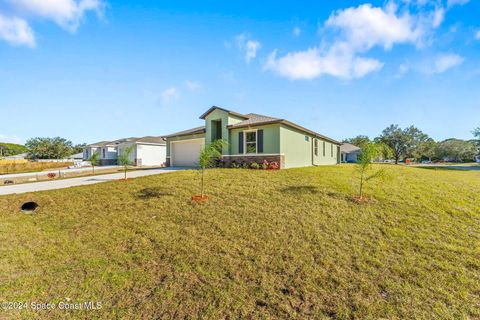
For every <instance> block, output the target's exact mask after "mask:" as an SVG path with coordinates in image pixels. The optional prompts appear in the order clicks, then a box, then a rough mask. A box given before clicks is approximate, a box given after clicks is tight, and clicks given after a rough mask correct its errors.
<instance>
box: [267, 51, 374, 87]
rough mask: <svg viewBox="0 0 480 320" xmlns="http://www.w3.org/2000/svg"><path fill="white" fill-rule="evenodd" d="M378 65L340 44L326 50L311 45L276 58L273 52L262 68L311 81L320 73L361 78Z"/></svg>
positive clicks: (295, 78)
mask: <svg viewBox="0 0 480 320" xmlns="http://www.w3.org/2000/svg"><path fill="white" fill-rule="evenodd" d="M382 67H383V63H382V62H380V61H378V60H375V59H368V58H362V57H355V56H354V55H353V52H352V51H351V50H350V49H349V48H348V46H345V45H344V44H341V43H340V44H337V45H335V46H333V47H332V48H330V49H329V50H328V51H326V52H321V51H320V49H318V48H311V49H308V50H306V51H299V52H293V53H288V54H287V55H285V56H283V57H281V58H278V59H277V57H276V51H274V52H273V53H272V54H270V56H269V58H268V61H267V63H266V65H265V69H266V70H272V71H274V72H276V73H278V74H279V75H281V76H283V77H286V78H289V79H291V80H301V79H305V80H311V79H315V78H317V77H319V76H321V75H331V76H334V77H338V78H343V79H351V78H362V77H364V76H365V75H367V74H368V73H371V72H374V71H378V70H380V69H381V68H382Z"/></svg>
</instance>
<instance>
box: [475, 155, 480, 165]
mask: <svg viewBox="0 0 480 320" xmlns="http://www.w3.org/2000/svg"><path fill="white" fill-rule="evenodd" d="M475 162H478V163H480V154H479V155H476V156H475Z"/></svg>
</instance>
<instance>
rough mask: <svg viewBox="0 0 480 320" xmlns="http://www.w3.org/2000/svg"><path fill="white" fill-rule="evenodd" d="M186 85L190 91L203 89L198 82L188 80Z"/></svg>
mask: <svg viewBox="0 0 480 320" xmlns="http://www.w3.org/2000/svg"><path fill="white" fill-rule="evenodd" d="M185 85H186V86H187V88H188V89H189V90H190V91H197V90H199V89H200V88H202V84H201V83H200V82H198V81H192V80H186V81H185Z"/></svg>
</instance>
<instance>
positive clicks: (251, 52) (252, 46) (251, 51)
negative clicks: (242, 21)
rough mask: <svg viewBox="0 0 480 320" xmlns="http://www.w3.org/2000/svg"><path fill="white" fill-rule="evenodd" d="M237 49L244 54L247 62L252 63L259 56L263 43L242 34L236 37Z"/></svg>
mask: <svg viewBox="0 0 480 320" xmlns="http://www.w3.org/2000/svg"><path fill="white" fill-rule="evenodd" d="M235 41H236V43H237V48H238V49H239V50H240V51H242V52H243V53H244V56H245V61H246V62H247V63H250V61H251V60H253V59H255V57H256V56H257V51H258V50H259V49H260V48H261V47H262V45H261V43H260V42H259V41H256V40H252V39H249V37H248V36H247V34H245V33H242V34H239V35H237V36H236V37H235Z"/></svg>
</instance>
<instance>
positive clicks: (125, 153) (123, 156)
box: [117, 146, 134, 180]
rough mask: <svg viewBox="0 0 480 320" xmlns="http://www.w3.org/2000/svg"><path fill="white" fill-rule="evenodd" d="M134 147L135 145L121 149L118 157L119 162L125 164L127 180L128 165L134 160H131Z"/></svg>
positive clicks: (124, 169)
mask: <svg viewBox="0 0 480 320" xmlns="http://www.w3.org/2000/svg"><path fill="white" fill-rule="evenodd" d="M133 147H134V146H130V147H128V148H124V149H121V150H120V153H119V155H118V157H117V163H118V164H119V165H121V166H123V172H124V173H125V178H124V179H125V180H127V169H128V166H129V165H131V164H132V161H131V160H130V155H131V154H132V152H133Z"/></svg>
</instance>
